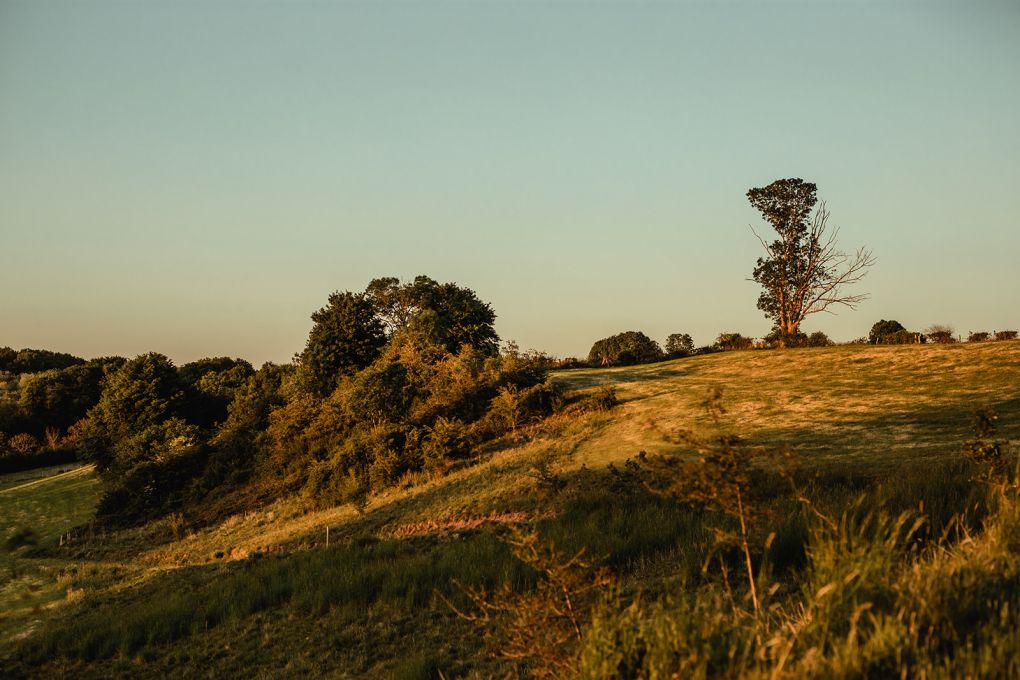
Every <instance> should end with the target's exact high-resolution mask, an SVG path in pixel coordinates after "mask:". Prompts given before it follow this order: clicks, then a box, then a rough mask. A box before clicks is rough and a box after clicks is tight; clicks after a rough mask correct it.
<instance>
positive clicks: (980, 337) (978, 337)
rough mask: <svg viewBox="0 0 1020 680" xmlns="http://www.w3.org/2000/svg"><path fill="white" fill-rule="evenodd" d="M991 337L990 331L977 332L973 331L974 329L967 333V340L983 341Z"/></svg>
mask: <svg viewBox="0 0 1020 680" xmlns="http://www.w3.org/2000/svg"><path fill="white" fill-rule="evenodd" d="M991 337H992V336H991V334H990V333H986V332H985V331H980V332H977V333H975V332H974V331H971V332H970V333H969V334H968V335H967V342H984V341H986V340H988V339H989V338H991Z"/></svg>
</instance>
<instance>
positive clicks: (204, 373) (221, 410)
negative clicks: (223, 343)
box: [178, 357, 255, 427]
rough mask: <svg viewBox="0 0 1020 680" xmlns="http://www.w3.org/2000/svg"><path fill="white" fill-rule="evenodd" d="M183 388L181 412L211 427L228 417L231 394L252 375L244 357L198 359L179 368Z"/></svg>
mask: <svg viewBox="0 0 1020 680" xmlns="http://www.w3.org/2000/svg"><path fill="white" fill-rule="evenodd" d="M178 373H179V375H180V378H181V384H182V386H183V387H184V390H185V399H184V406H183V409H182V413H183V415H184V416H185V418H186V419H187V420H188V421H189V422H192V423H195V424H196V425H200V426H202V427H212V426H213V425H215V424H217V423H221V422H223V420H224V419H226V417H227V406H228V405H229V404H230V402H231V400H232V399H233V398H234V393H235V392H236V390H237V389H238V388H240V387H241V386H242V385H244V384H245V383H246V382H247V381H248V379H249V378H250V377H251V376H252V375H254V374H255V370H254V369H253V368H252V366H251V364H249V363H248V362H247V361H245V360H244V359H231V358H230V357H216V358H210V359H199V360H198V361H193V362H191V363H189V364H184V365H183V366H181V367H180V369H178Z"/></svg>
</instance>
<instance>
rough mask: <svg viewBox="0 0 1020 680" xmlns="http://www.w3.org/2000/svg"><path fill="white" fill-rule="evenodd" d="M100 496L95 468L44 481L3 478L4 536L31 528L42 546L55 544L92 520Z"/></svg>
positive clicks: (0, 522) (0, 520) (0, 524)
mask: <svg viewBox="0 0 1020 680" xmlns="http://www.w3.org/2000/svg"><path fill="white" fill-rule="evenodd" d="M49 469H52V470H54V471H59V470H64V469H67V468H66V467H64V466H61V467H58V468H49ZM8 478H9V480H10V481H8ZM100 493H101V488H100V482H99V478H98V477H97V476H96V474H95V472H94V471H93V469H92V467H91V466H85V467H79V468H76V469H74V470H71V471H69V472H64V473H59V472H58V474H54V475H51V476H48V477H42V478H39V477H34V476H29V475H26V474H25V473H14V474H11V475H4V476H3V477H0V534H2V535H4V536H6V535H7V533H8V532H9V531H10V530H12V529H15V528H24V527H29V528H31V529H33V530H34V531H35V532H36V533H37V534H38V535H39V538H40V542H41V543H42V544H52V543H53V542H55V541H56V539H57V538H58V537H59V536H60V534H63V533H66V532H67V531H68V530H70V529H72V528H74V527H76V526H78V525H80V524H84V523H85V522H87V521H88V520H90V519H91V518H92V513H93V511H94V509H95V506H96V503H97V502H98V501H99V496H100Z"/></svg>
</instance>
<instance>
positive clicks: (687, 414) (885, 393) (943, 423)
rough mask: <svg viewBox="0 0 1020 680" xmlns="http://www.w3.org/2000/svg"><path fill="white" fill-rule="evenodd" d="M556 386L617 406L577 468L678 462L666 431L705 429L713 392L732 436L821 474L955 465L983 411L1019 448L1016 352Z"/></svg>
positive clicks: (747, 358) (803, 357)
mask: <svg viewBox="0 0 1020 680" xmlns="http://www.w3.org/2000/svg"><path fill="white" fill-rule="evenodd" d="M556 380H557V381H558V382H559V383H560V384H561V385H562V386H563V387H564V388H566V389H587V388H591V387H594V386H596V385H603V384H613V385H616V387H617V391H618V394H619V396H620V398H621V399H622V400H623V402H624V404H623V406H622V408H621V409H620V411H619V412H618V413H616V414H615V417H614V420H613V422H612V424H611V425H609V426H608V427H606V428H604V429H603V430H602V431H601V432H600V433H599V434H598V436H596V437H593V438H592V439H591V440H590V441H587V442H585V443H584V445H583V446H581V447H579V448H578V450H577V452H576V454H575V460H576V463H577V464H578V465H580V464H581V463H586V464H587V465H588V466H590V467H595V466H598V465H605V464H606V463H609V462H613V461H614V460H619V457H620V455H621V451H629V452H630V453H629V455H633V454H634V453H636V452H637V451H639V450H645V451H648V452H650V453H652V452H655V453H668V452H671V451H673V450H674V449H675V447H674V446H673V445H671V444H670V442H669V438H668V434H669V433H670V432H671V431H674V430H675V429H677V428H684V427H694V428H703V427H707V426H708V425H709V423H708V421H707V419H705V418H704V417H703V411H702V409H701V408H700V402H701V400H702V399H703V398H704V396H705V394H706V392H707V391H708V390H709V389H713V388H720V389H722V390H723V393H724V396H723V403H724V405H725V406H726V408H727V409H728V411H729V413H728V423H729V424H730V425H731V426H732V428H733V430H734V431H736V432H739V433H740V434H741V435H742V436H745V437H749V438H751V439H752V440H754V441H755V442H758V443H762V444H767V445H777V444H780V443H789V444H792V445H794V446H795V447H796V448H797V450H798V452H799V453H800V454H801V455H802V456H803V457H804V458H805V459H808V460H815V461H818V462H820V463H825V464H829V463H832V462H836V461H838V462H840V463H848V462H854V463H860V464H861V465H862V467H866V468H871V469H875V468H882V467H885V468H887V469H888V468H889V467H890V466H897V465H899V464H901V463H903V462H909V461H911V460H919V459H927V460H931V459H934V458H938V457H944V456H946V455H951V454H952V453H953V452H954V450H955V448H954V447H955V446H956V442H957V441H958V440H959V437H960V435H961V433H965V432H966V431H967V430H968V427H969V425H968V423H969V419H970V417H971V416H972V414H973V412H974V410H975V409H976V408H978V407H992V408H994V409H995V410H997V411H998V413H999V415H1000V422H1001V423H1002V432H1001V434H1002V435H1003V436H1004V437H1005V438H1007V439H1018V438H1020V396H1018V395H1017V392H1016V387H1015V386H1016V385H1017V384H1018V383H1020V341H1009V342H992V343H978V344H960V345H917V346H913V345H907V346H895V347H894V346H840V347H829V348H810V349H801V350H790V351H782V352H780V351H746V352H723V353H719V354H712V355H707V356H697V357H690V358H686V359H678V360H675V361H669V362H663V363H660V364H648V365H644V366H635V367H626V368H613V369H586V370H571V371H561V372H559V373H557V374H556Z"/></svg>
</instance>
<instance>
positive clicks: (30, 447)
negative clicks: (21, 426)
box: [7, 432, 39, 455]
mask: <svg viewBox="0 0 1020 680" xmlns="http://www.w3.org/2000/svg"><path fill="white" fill-rule="evenodd" d="M7 448H9V449H10V450H11V451H13V452H14V453H20V454H22V455H26V454H32V453H35V452H36V451H38V450H39V440H38V439H36V438H35V437H33V436H32V435H30V434H28V433H27V432H22V433H21V434H16V435H14V436H13V437H11V438H10V439H8V440H7Z"/></svg>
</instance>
